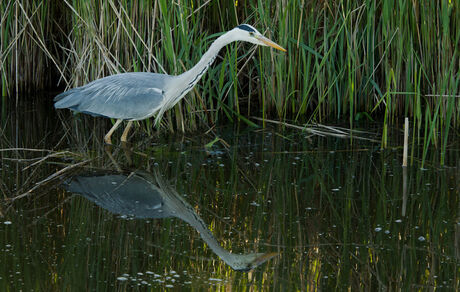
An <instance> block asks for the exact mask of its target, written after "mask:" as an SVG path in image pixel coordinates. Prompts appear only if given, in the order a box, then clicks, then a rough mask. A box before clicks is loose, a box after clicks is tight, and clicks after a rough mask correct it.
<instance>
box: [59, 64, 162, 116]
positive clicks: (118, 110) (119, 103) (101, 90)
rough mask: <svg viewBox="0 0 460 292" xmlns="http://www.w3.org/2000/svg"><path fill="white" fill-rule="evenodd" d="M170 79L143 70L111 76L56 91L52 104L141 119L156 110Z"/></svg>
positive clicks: (87, 111) (81, 110) (97, 114)
mask: <svg viewBox="0 0 460 292" xmlns="http://www.w3.org/2000/svg"><path fill="white" fill-rule="evenodd" d="M169 78H171V76H169V75H164V74H156V73H146V72H139V73H123V74H117V75H112V76H108V77H104V78H101V79H98V80H95V81H93V82H90V83H88V84H86V85H84V86H81V87H77V88H73V89H70V90H68V91H66V92H63V93H61V94H59V95H58V96H56V97H55V98H54V101H55V104H54V106H55V108H69V109H71V110H75V111H78V112H82V113H86V114H91V115H93V116H103V117H109V118H116V119H123V120H139V119H144V118H147V117H149V116H152V115H153V114H155V113H156V112H157V111H158V109H159V107H160V105H161V104H162V102H163V98H164V88H165V86H166V83H167V81H168V79H169Z"/></svg>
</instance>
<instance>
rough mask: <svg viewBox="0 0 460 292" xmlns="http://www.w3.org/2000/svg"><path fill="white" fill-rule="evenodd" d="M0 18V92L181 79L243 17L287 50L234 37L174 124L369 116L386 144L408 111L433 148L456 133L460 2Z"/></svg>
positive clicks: (70, 6)
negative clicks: (142, 77) (163, 76)
mask: <svg viewBox="0 0 460 292" xmlns="http://www.w3.org/2000/svg"><path fill="white" fill-rule="evenodd" d="M0 12H1V19H0V21H1V23H0V24H1V44H0V50H1V51H0V67H1V68H2V69H1V70H2V73H1V76H2V77H1V78H2V94H3V95H8V94H11V93H12V92H13V91H14V89H15V87H16V88H17V89H23V90H32V89H35V88H41V87H49V86H58V85H60V86H65V87H73V86H79V85H82V84H85V83H87V82H89V81H91V80H94V79H96V78H100V77H103V76H106V75H109V74H115V73H118V72H126V71H153V72H160V73H165V72H167V73H169V74H179V73H182V72H183V71H184V70H186V69H189V68H191V67H192V65H193V64H194V63H196V62H197V61H198V60H199V59H200V57H201V56H202V55H203V53H204V52H205V51H206V49H207V48H208V47H209V45H210V44H211V42H212V41H213V40H214V39H215V38H216V36H217V35H218V34H219V33H220V32H222V31H226V30H229V29H231V28H233V27H234V26H236V25H237V24H239V23H243V22H245V23H250V24H253V25H254V26H255V27H257V28H258V29H260V31H261V32H262V33H264V34H265V35H266V36H268V37H269V38H271V39H273V40H275V41H276V42H278V43H280V44H281V45H282V46H284V47H286V48H287V50H288V52H287V53H286V54H283V53H278V52H275V51H273V50H270V49H268V48H262V47H258V48H253V47H251V46H250V45H247V44H242V43H238V44H232V45H229V46H228V47H227V48H226V49H224V50H223V51H222V52H221V54H220V57H221V60H220V61H218V62H216V63H217V64H215V65H214V66H213V67H212V68H210V70H209V73H208V74H206V75H205V76H204V77H203V80H202V81H201V82H200V83H199V84H198V86H197V87H196V88H195V90H193V91H192V92H191V93H190V94H189V95H188V97H187V98H186V100H185V101H182V102H180V103H179V104H178V105H177V106H176V107H175V108H174V109H173V110H171V111H169V112H168V114H167V115H166V116H165V119H164V121H165V123H164V125H165V126H166V128H168V129H169V130H171V131H173V130H176V129H178V130H181V131H185V130H193V129H196V128H199V127H209V126H211V125H213V124H215V123H219V122H222V121H236V120H242V121H245V122H248V123H250V117H251V116H258V117H263V118H275V119H278V120H281V121H286V120H290V121H295V122H297V123H303V122H320V123H322V122H334V121H347V122H348V123H349V125H350V127H353V125H354V123H355V122H356V121H360V120H362V121H366V120H371V119H373V120H378V121H382V123H383V128H384V130H383V132H382V146H383V147H386V143H387V141H388V136H387V135H388V127H390V126H395V125H398V124H399V123H400V121H401V123H402V117H403V116H409V117H411V120H412V125H411V126H412V128H413V129H414V131H413V134H414V136H413V137H414V141H420V142H419V143H422V144H423V145H424V146H425V147H424V150H423V153H422V155H423V156H425V155H426V153H427V152H426V151H427V149H428V148H429V147H430V146H434V147H437V148H439V149H441V150H443V152H445V149H446V147H447V143H448V137H449V134H451V133H452V131H458V130H457V129H458V126H459V121H460V110H459V108H460V98H459V95H460V93H459V88H460V86H459V85H460V84H459V80H460V78H459V67H460V63H459V59H460V58H459V46H458V43H459V42H460V30H459V29H458V27H460V23H459V19H460V18H459V2H458V1H450V0H444V1H434V2H433V1H431V2H427V3H420V2H418V1H415V2H414V1H409V0H400V1H370V0H361V1H345V2H343V1H327V2H317V1H305V0H300V1H299V0H286V1H260V0H252V1H247V2H242V1H226V2H224V3H221V2H215V1H205V0H200V1H175V2H171V1H165V0H157V1H155V0H150V1H127V0H120V1H116V0H109V1H90V2H88V1H80V0H74V1H70V0H64V1H63V2H60V4H56V3H55V2H51V1H21V0H15V1H13V0H7V1H2V3H1V4H0ZM16 62H20V63H19V64H18V65H16ZM51 72H52V73H51ZM53 74H58V76H59V78H55V76H56V75H53ZM145 123H146V126H147V129H150V128H151V126H152V123H151V122H150V121H146V122H145ZM454 135H458V132H457V133H454Z"/></svg>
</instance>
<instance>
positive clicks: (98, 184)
mask: <svg viewBox="0 0 460 292" xmlns="http://www.w3.org/2000/svg"><path fill="white" fill-rule="evenodd" d="M63 187H64V188H65V189H66V190H68V191H69V192H72V193H77V194H80V195H82V196H83V197H85V198H87V199H88V200H90V201H92V202H94V203H96V204H97V205H98V206H100V207H102V208H104V209H106V210H108V211H110V212H112V213H115V214H121V215H128V216H132V217H133V218H140V219H141V218H157V219H160V218H170V217H176V218H179V219H181V220H183V221H185V222H187V223H188V224H190V225H191V226H192V227H193V228H194V229H195V230H196V231H198V233H199V234H200V236H201V238H202V239H203V240H204V241H205V242H206V243H207V244H208V246H209V247H210V248H211V250H212V251H213V252H214V253H215V254H216V255H217V256H219V258H221V259H222V260H223V261H224V262H225V263H226V264H228V265H229V266H230V267H232V268H233V269H234V270H237V271H249V270H251V269H254V268H256V267H257V266H259V265H261V264H262V263H264V262H266V261H268V260H270V259H271V258H273V257H275V256H277V255H279V254H278V253H273V252H271V253H259V252H256V253H245V254H236V253H233V252H230V251H228V250H226V249H225V248H223V247H222V246H221V245H220V243H219V242H218V241H217V239H216V238H215V237H214V235H213V233H212V232H211V231H210V230H209V228H208V226H207V224H206V223H205V222H204V221H203V219H202V218H201V217H200V216H199V215H198V214H197V212H196V211H195V208H194V207H193V206H191V205H190V204H189V203H188V202H186V201H185V199H184V198H183V197H182V196H180V195H179V194H178V193H177V191H176V190H175V189H174V188H173V187H172V186H171V185H169V184H168V183H167V182H166V181H165V179H163V178H162V177H161V175H160V174H159V173H158V172H157V171H155V172H154V173H152V174H150V173H145V172H141V171H136V172H132V173H129V174H127V173H126V174H125V173H111V172H108V173H101V174H95V173H94V174H92V173H90V174H87V175H77V176H74V177H72V178H71V179H70V180H68V181H66V182H65V183H64V185H63Z"/></svg>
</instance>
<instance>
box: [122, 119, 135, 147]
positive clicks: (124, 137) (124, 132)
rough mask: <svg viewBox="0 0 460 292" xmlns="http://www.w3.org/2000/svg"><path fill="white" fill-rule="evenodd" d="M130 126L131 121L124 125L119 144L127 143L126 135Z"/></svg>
mask: <svg viewBox="0 0 460 292" xmlns="http://www.w3.org/2000/svg"><path fill="white" fill-rule="evenodd" d="M132 125H133V121H129V122H128V124H127V125H126V128H125V130H124V131H123V134H122V135H121V142H124V143H126V142H128V133H129V129H131V126H132Z"/></svg>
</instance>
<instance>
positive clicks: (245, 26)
mask: <svg viewBox="0 0 460 292" xmlns="http://www.w3.org/2000/svg"><path fill="white" fill-rule="evenodd" d="M237 27H238V28H239V29H242V30H245V31H249V32H255V30H254V29H253V28H252V27H250V26H249V25H247V24H241V25H238V26H237Z"/></svg>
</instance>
